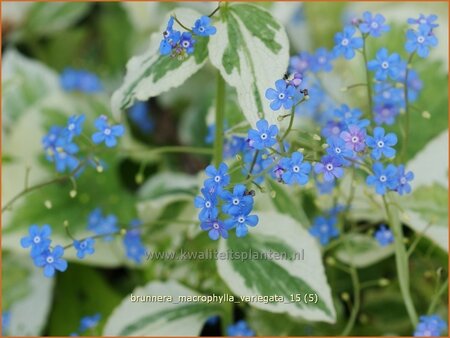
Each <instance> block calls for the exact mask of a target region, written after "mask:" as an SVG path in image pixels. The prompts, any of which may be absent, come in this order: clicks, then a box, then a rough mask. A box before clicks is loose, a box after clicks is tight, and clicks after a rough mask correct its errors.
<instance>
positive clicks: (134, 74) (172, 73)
mask: <svg viewBox="0 0 450 338" xmlns="http://www.w3.org/2000/svg"><path fill="white" fill-rule="evenodd" d="M172 15H176V16H177V18H178V19H179V20H180V21H181V22H182V23H184V24H186V25H188V26H189V25H193V24H194V22H195V20H197V19H198V18H199V17H200V16H201V14H200V13H198V12H196V11H194V10H191V9H183V8H180V9H176V10H175V11H174V12H173V13H172ZM167 21H168V17H167V18H166V20H164V24H163V25H162V26H161V27H160V29H159V32H158V33H155V34H153V35H152V36H151V37H150V47H149V48H148V50H147V51H146V52H145V53H144V54H143V55H140V56H136V57H133V58H132V59H131V60H130V61H129V62H128V64H127V74H126V76H125V80H124V83H123V84H122V86H121V87H120V88H119V89H118V90H116V91H115V92H114V94H113V96H112V99H111V105H112V111H113V114H114V116H115V117H116V118H117V119H119V118H120V114H121V112H122V111H124V110H125V109H126V108H128V107H130V106H132V104H133V102H134V101H135V100H139V101H145V100H147V99H148V98H150V97H154V96H157V95H159V94H161V93H163V92H165V91H167V90H169V89H171V88H174V87H178V86H180V85H182V84H183V83H184V82H185V81H186V80H187V79H188V78H189V77H190V76H191V75H193V74H194V73H196V72H197V71H198V70H199V69H200V68H202V66H203V65H204V64H205V62H206V58H207V56H208V50H207V44H208V38H207V37H195V39H196V44H195V51H194V53H193V55H191V56H189V57H188V58H187V59H185V60H181V61H180V60H178V59H177V58H172V57H170V56H168V55H160V53H159V44H160V42H161V40H162V32H163V31H165V30H166V25H167ZM174 29H178V30H183V29H182V28H181V27H180V26H179V25H178V24H177V23H175V24H174Z"/></svg>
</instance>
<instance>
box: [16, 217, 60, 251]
mask: <svg viewBox="0 0 450 338" xmlns="http://www.w3.org/2000/svg"><path fill="white" fill-rule="evenodd" d="M28 233H29V235H28V236H25V237H22V239H21V240H20V245H21V246H22V248H28V247H30V246H31V257H35V256H37V255H40V254H41V253H42V252H44V251H45V250H47V249H48V247H49V246H50V242H51V240H50V235H51V234H52V229H51V228H50V226H49V225H47V224H45V225H43V226H42V228H39V227H38V226H37V225H31V226H30V228H29V229H28Z"/></svg>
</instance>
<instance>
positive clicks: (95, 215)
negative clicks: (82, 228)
mask: <svg viewBox="0 0 450 338" xmlns="http://www.w3.org/2000/svg"><path fill="white" fill-rule="evenodd" d="M117 224H118V221H117V217H116V216H115V215H112V214H111V215H108V216H106V217H103V215H102V212H101V209H99V208H97V209H95V210H94V211H92V212H91V214H90V215H89V220H88V226H87V228H88V230H90V231H92V232H94V233H95V234H97V235H105V237H104V238H103V239H104V240H105V241H110V240H111V239H112V238H113V237H112V235H113V234H115V233H117V232H118V231H119V228H118V227H117Z"/></svg>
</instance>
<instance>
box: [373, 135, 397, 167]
mask: <svg viewBox="0 0 450 338" xmlns="http://www.w3.org/2000/svg"><path fill="white" fill-rule="evenodd" d="M366 143H367V145H368V146H369V147H370V148H373V149H372V153H371V156H372V158H373V159H374V160H379V159H380V158H381V156H382V155H384V156H385V157H387V158H393V157H394V156H395V149H394V148H392V146H395V145H396V144H397V135H395V134H394V133H388V134H386V135H384V129H383V128H381V127H375V129H374V130H373V137H372V136H367V139H366Z"/></svg>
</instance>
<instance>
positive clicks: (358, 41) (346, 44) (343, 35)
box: [333, 26, 364, 60]
mask: <svg viewBox="0 0 450 338" xmlns="http://www.w3.org/2000/svg"><path fill="white" fill-rule="evenodd" d="M355 32H356V29H355V27H353V26H346V27H344V31H343V32H339V33H336V34H335V36H334V43H335V46H334V48H333V53H334V56H340V55H343V56H344V57H345V58H346V59H347V60H350V59H353V57H354V56H355V49H358V48H362V46H363V44H364V42H363V39H362V38H360V37H354V36H353V35H354V34H355Z"/></svg>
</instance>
